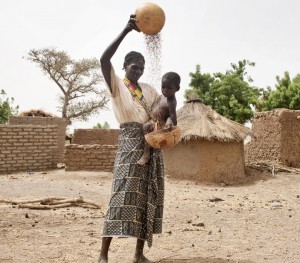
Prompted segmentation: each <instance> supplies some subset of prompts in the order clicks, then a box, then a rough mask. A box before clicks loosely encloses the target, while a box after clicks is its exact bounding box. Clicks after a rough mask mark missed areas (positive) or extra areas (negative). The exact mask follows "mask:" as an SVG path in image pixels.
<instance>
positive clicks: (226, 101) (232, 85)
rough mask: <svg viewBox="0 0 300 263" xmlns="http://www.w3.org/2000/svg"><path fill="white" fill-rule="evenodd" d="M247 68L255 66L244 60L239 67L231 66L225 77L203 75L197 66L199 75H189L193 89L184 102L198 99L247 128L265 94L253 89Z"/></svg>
mask: <svg viewBox="0 0 300 263" xmlns="http://www.w3.org/2000/svg"><path fill="white" fill-rule="evenodd" d="M247 66H251V67H253V66H255V64H254V63H253V62H250V61H248V60H241V61H239V62H238V64H233V63H232V64H231V69H230V70H227V71H226V73H225V74H224V73H221V72H217V73H214V74H213V75H210V74H209V73H206V74H202V73H201V71H200V66H199V65H197V66H196V72H195V73H190V77H191V82H190V84H189V85H190V89H188V90H186V91H185V98H186V99H189V98H193V97H199V98H201V100H202V101H203V103H204V104H206V105H209V106H210V107H212V108H213V109H214V110H216V111H217V112H218V113H219V114H221V115H222V116H224V117H226V118H228V119H230V120H233V121H236V122H239V123H242V124H244V123H245V122H247V121H249V120H250V119H251V118H252V117H253V115H254V111H255V105H256V104H257V101H258V97H259V96H260V94H261V92H262V90H261V89H259V88H256V87H254V86H251V85H250V83H251V82H252V79H251V77H250V76H249V75H248V73H247V71H246V69H247Z"/></svg>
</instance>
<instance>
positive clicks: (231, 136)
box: [177, 100, 252, 142]
mask: <svg viewBox="0 0 300 263" xmlns="http://www.w3.org/2000/svg"><path fill="white" fill-rule="evenodd" d="M177 125H178V126H179V127H180V129H181V140H182V141H189V140H193V139H206V140H210V141H211V140H218V141H223V142H225V141H227V142H228V141H237V142H241V141H243V140H244V139H245V138H246V137H247V136H248V135H252V131H251V130H250V129H249V128H247V127H245V126H244V125H241V124H239V123H237V122H234V121H231V120H229V119H227V118H225V117H223V116H221V115H220V114H218V113H217V112H216V111H215V110H213V109H212V108H210V107H208V106H206V105H205V104H203V103H202V102H201V100H190V101H189V102H188V103H186V104H185V105H184V106H183V107H182V108H180V109H179V110H178V111H177Z"/></svg>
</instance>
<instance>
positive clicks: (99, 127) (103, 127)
mask: <svg viewBox="0 0 300 263" xmlns="http://www.w3.org/2000/svg"><path fill="white" fill-rule="evenodd" d="M93 129H110V125H109V124H108V122H107V121H106V122H104V123H103V124H101V123H97V124H96V125H95V126H94V127H93Z"/></svg>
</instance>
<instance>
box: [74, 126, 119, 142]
mask: <svg viewBox="0 0 300 263" xmlns="http://www.w3.org/2000/svg"><path fill="white" fill-rule="evenodd" d="M118 136H119V130H118V129H75V130H74V136H73V140H72V143H74V144H82V145H83V144H89V145H90V144H99V145H116V144H118Z"/></svg>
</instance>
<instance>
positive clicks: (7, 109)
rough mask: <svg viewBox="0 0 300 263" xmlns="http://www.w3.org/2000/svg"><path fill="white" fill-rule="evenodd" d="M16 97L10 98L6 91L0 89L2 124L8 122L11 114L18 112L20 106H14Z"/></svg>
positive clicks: (0, 117)
mask: <svg viewBox="0 0 300 263" xmlns="http://www.w3.org/2000/svg"><path fill="white" fill-rule="evenodd" d="M13 104H14V98H13V97H11V98H8V97H7V95H6V93H5V91H4V90H3V89H2V90H1V91H0V124H6V123H7V122H8V119H9V116H11V115H14V114H17V113H18V109H19V106H15V107H14V106H13Z"/></svg>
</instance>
